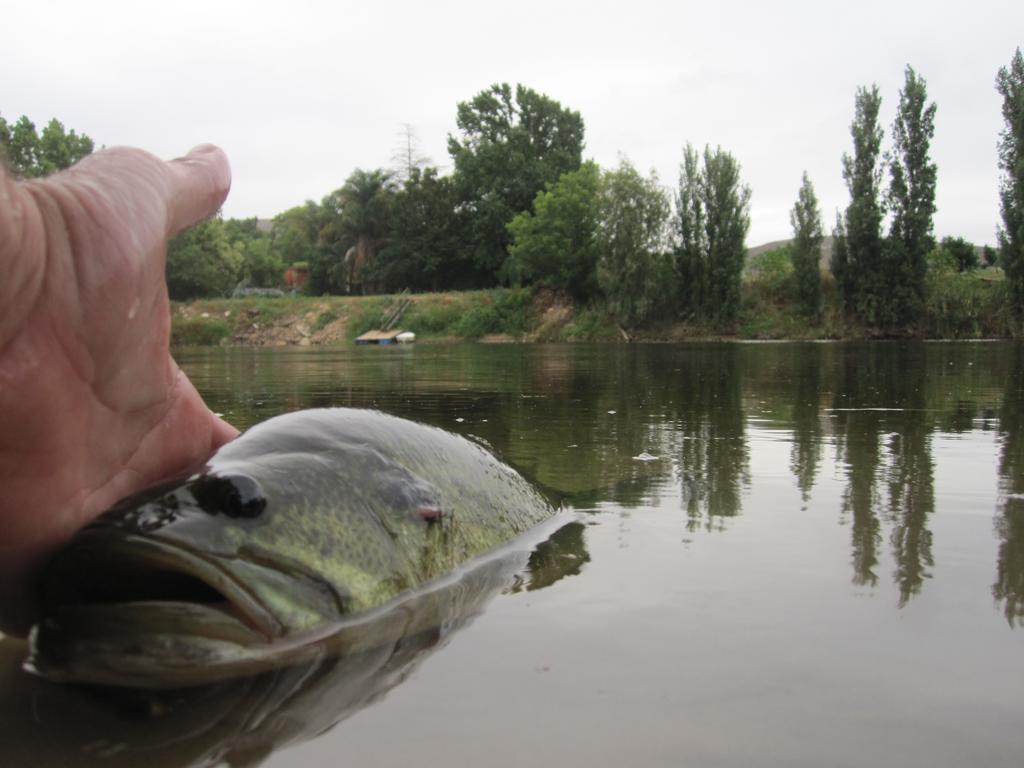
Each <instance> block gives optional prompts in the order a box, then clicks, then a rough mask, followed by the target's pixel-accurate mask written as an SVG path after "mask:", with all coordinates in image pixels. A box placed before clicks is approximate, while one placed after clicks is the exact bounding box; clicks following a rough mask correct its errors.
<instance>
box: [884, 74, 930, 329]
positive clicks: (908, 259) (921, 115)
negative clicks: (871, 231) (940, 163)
mask: <svg viewBox="0 0 1024 768" xmlns="http://www.w3.org/2000/svg"><path fill="white" fill-rule="evenodd" d="M927 101H928V91H927V87H926V84H925V80H924V78H922V77H919V76H918V75H917V74H916V73H915V72H914V70H913V68H911V67H907V69H906V82H905V84H904V87H903V90H902V91H900V103H899V108H898V111H897V114H896V121H895V123H893V128H892V132H893V145H894V146H893V150H894V156H893V157H891V158H890V159H889V175H890V180H889V192H888V200H889V207H890V210H891V211H892V224H891V227H890V234H889V240H890V243H889V247H888V248H887V250H886V253H887V255H888V257H889V259H888V262H887V263H886V264H885V268H886V269H885V272H886V274H885V277H886V282H887V283H888V286H889V290H888V293H887V294H886V300H887V301H886V303H887V304H888V308H887V310H886V314H887V315H888V316H889V318H890V322H891V323H893V324H896V325H900V326H905V325H907V324H909V323H910V322H912V321H913V320H914V319H915V318H916V317H917V315H919V314H920V311H921V308H922V304H923V302H924V289H925V287H924V277H925V269H926V265H925V260H926V256H927V255H928V252H929V251H931V249H932V248H933V247H934V245H935V238H934V237H933V236H932V215H933V214H934V213H935V179H936V173H937V171H936V166H935V163H933V162H932V161H931V158H930V157H929V154H928V150H929V148H930V146H931V140H932V137H933V136H934V135H935V104H934V103H932V104H927Z"/></svg>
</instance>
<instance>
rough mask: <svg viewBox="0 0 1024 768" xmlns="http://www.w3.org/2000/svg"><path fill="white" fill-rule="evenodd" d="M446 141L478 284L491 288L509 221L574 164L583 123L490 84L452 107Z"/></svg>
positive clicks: (523, 91)
mask: <svg viewBox="0 0 1024 768" xmlns="http://www.w3.org/2000/svg"><path fill="white" fill-rule="evenodd" d="M456 124H457V126H458V129H459V134H460V135H459V136H458V137H455V136H452V135H449V136H448V153H449V154H450V155H451V158H452V160H453V162H454V163H455V172H454V174H453V180H454V184H455V193H456V198H457V200H458V206H459V210H460V212H461V215H462V217H463V219H464V221H465V236H466V239H467V242H466V247H467V249H468V251H469V259H470V261H471V262H472V263H473V265H474V267H475V270H476V273H477V275H476V276H477V280H478V281H479V282H480V283H481V284H485V285H486V284H493V283H494V282H495V280H496V279H497V278H498V276H499V275H500V274H501V268H502V266H503V265H504V263H505V260H506V259H507V257H508V253H507V247H508V243H509V233H508V229H507V225H508V223H509V222H510V221H511V220H512V218H513V217H514V216H515V215H516V214H517V213H519V212H520V211H529V210H532V205H533V201H534V198H535V197H536V195H537V193H538V192H540V191H541V190H543V189H544V186H545V184H548V183H554V182H556V181H557V180H558V178H559V177H560V176H561V175H562V174H563V173H567V172H569V171H575V170H576V169H577V168H579V167H580V162H581V157H582V153H583V118H581V117H580V115H579V113H578V112H573V111H572V110H569V109H564V108H563V107H562V106H561V104H559V103H558V102H557V101H555V100H553V99H550V98H548V97H547V96H544V95H542V94H539V93H537V92H536V91H533V90H531V89H529V88H526V87H524V86H522V85H517V86H516V90H515V96H514V98H513V94H512V89H511V88H510V87H509V85H508V84H507V83H503V84H500V85H497V84H496V85H492V86H491V87H490V88H489V89H487V90H485V91H482V92H480V93H479V94H477V95H476V96H475V97H474V98H473V99H472V100H470V101H468V102H461V103H460V104H459V105H458V112H457V116H456Z"/></svg>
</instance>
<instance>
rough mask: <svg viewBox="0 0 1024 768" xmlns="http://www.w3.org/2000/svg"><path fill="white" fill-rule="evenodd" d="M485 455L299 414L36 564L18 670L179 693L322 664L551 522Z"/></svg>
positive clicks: (356, 418) (527, 490)
mask: <svg viewBox="0 0 1024 768" xmlns="http://www.w3.org/2000/svg"><path fill="white" fill-rule="evenodd" d="M553 512H554V510H553V509H552V507H551V506H550V505H549V504H548V503H547V502H546V501H545V500H544V498H543V497H541V496H540V494H539V493H537V491H536V490H535V489H534V488H533V487H532V486H531V485H530V484H529V483H528V482H527V481H526V480H524V479H523V478H522V477H521V476H520V475H518V474H517V473H516V472H515V471H514V470H512V469H511V468H510V467H508V466H507V465H505V464H503V463H502V462H500V461H499V460H498V459H497V458H495V457H494V456H493V454H491V453H490V452H489V451H488V450H486V449H484V448H483V447H482V446H480V445H478V444H476V443H474V442H471V441H469V440H466V439H465V438H462V437H459V436H457V435H453V434H451V433H448V432H446V431H444V430H441V429H438V428H435V427H430V426H425V425H422V424H417V423H414V422H410V421H407V420H404V419H400V418H397V417H394V416H388V415H386V414H383V413H379V412H375V411H365V410H354V409H341V408H338V409H317V410H308V411H299V412H296V413H291V414H286V415H283V416H279V417H276V418H273V419H270V420H268V421H266V422H264V423H262V424H259V425H257V426H255V427H253V428H252V429H250V430H249V431H247V432H246V433H245V434H243V435H242V436H240V437H239V438H237V439H236V440H234V441H232V442H231V443H228V444H227V445H225V446H223V447H222V448H221V449H220V450H219V451H218V452H217V453H216V454H214V456H213V457H212V458H211V459H210V460H209V461H208V463H207V465H206V466H205V468H204V469H203V471H202V472H200V473H198V474H195V475H192V476H190V477H188V478H185V479H182V480H178V481H171V482H168V483H163V484H161V485H159V486H155V487H153V488H150V489H148V490H146V491H143V492H141V493H139V494H136V495H134V496H131V497H129V498H127V499H125V500H123V501H121V502H119V503H118V504H117V505H115V506H114V507H113V508H112V509H110V510H109V511H107V512H106V513H104V514H103V515H102V516H101V517H99V518H98V519H97V520H96V521H94V522H93V523H91V524H90V525H88V526H87V527H86V528H84V529H83V530H82V531H80V532H79V533H78V534H76V536H75V537H73V538H72V540H71V541H70V542H69V543H68V545H67V546H65V547H64V548H63V549H62V550H61V551H60V552H58V553H57V555H55V556H54V558H53V560H52V561H51V562H50V564H49V565H48V566H47V568H46V570H45V571H44V574H43V578H42V581H41V593H40V596H41V602H42V606H43V616H44V618H43V619H42V620H41V621H40V623H39V624H38V625H37V626H36V627H35V628H34V630H33V633H32V637H31V653H30V658H29V661H28V663H27V664H28V667H29V668H30V669H32V670H33V671H36V672H38V673H39V674H42V675H43V676H45V677H48V678H50V679H53V680H61V681H75V682H87V683H98V684H104V685H120V686H139V687H185V686H191V685H197V684H201V683H206V682H211V681H214V680H219V679H225V678H229V677H235V676H239V675H243V674H251V673H254V672H259V671H263V670H265V669H269V668H273V667H274V666H276V665H280V664H282V663H293V662H298V661H304V660H308V659H309V658H310V657H311V656H314V655H315V654H317V653H322V652H323V651H322V647H321V645H320V643H319V641H321V640H322V639H323V638H325V637H328V636H329V635H330V634H332V633H334V632H335V631H336V630H337V628H338V627H339V626H341V625H343V624H344V623H345V622H351V621H353V620H355V619H358V618H359V617H361V616H365V615H367V614H368V613H369V612H372V611H374V610H384V609H386V608H387V607H388V605H389V604H392V603H393V602H394V601H396V600H397V599H398V598H399V597H400V596H402V595H405V594H407V593H409V592H410V591H413V590H417V589H420V588H423V587H424V585H429V584H431V583H434V582H436V581H437V580H438V579H441V578H442V577H444V576H445V575H446V574H450V573H452V572H453V571H456V570H457V569H459V568H460V566H462V565H463V564H465V563H467V562H468V561H470V560H472V559H473V558H476V557H478V556H480V555H483V554H484V553H486V552H488V551H490V550H493V549H495V548H496V547H498V546H499V545H501V544H503V543H505V542H507V541H509V540H510V539H512V538H514V537H516V536H517V535H519V534H521V533H523V532H525V531H527V530H528V529H530V528H532V527H533V526H535V525H537V524H538V523H540V522H541V521H543V520H545V519H547V518H548V517H550V516H551V515H552V514H553Z"/></svg>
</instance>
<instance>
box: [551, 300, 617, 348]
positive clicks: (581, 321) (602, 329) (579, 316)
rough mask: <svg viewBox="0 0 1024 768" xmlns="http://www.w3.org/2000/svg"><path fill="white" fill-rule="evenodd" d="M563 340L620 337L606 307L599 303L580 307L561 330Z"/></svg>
mask: <svg viewBox="0 0 1024 768" xmlns="http://www.w3.org/2000/svg"><path fill="white" fill-rule="evenodd" d="M560 338H561V340H563V341H595V340H599V339H616V340H618V339H619V338H620V336H619V329H618V328H617V327H616V326H615V319H614V318H613V317H612V316H611V315H609V314H608V309H607V308H606V307H603V306H600V305H591V306H588V307H584V308H582V309H580V310H579V311H578V312H577V313H576V315H575V316H574V317H573V319H572V321H571V322H569V323H568V324H566V325H565V326H564V327H563V328H562V331H561V334H560Z"/></svg>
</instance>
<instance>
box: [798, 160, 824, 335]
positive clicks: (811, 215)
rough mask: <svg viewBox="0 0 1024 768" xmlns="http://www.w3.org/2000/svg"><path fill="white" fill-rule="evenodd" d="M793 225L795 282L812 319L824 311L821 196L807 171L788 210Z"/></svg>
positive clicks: (802, 305)
mask: <svg viewBox="0 0 1024 768" xmlns="http://www.w3.org/2000/svg"><path fill="white" fill-rule="evenodd" d="M789 220H790V223H791V224H792V225H793V248H792V251H791V256H792V264H793V282H794V288H795V292H796V303H797V307H798V309H799V311H800V312H801V313H803V315H805V316H806V317H808V318H810V319H811V320H816V319H817V318H818V316H819V314H820V313H821V243H822V241H823V240H824V239H825V235H824V232H823V230H822V226H821V212H820V211H819V210H818V198H817V197H816V196H815V194H814V187H813V186H812V185H811V180H810V179H809V178H808V177H807V173H806V171H805V172H804V175H803V182H802V184H801V185H800V192H799V193H798V194H797V200H796V204H795V205H794V206H793V210H792V211H791V212H790V214H789Z"/></svg>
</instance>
